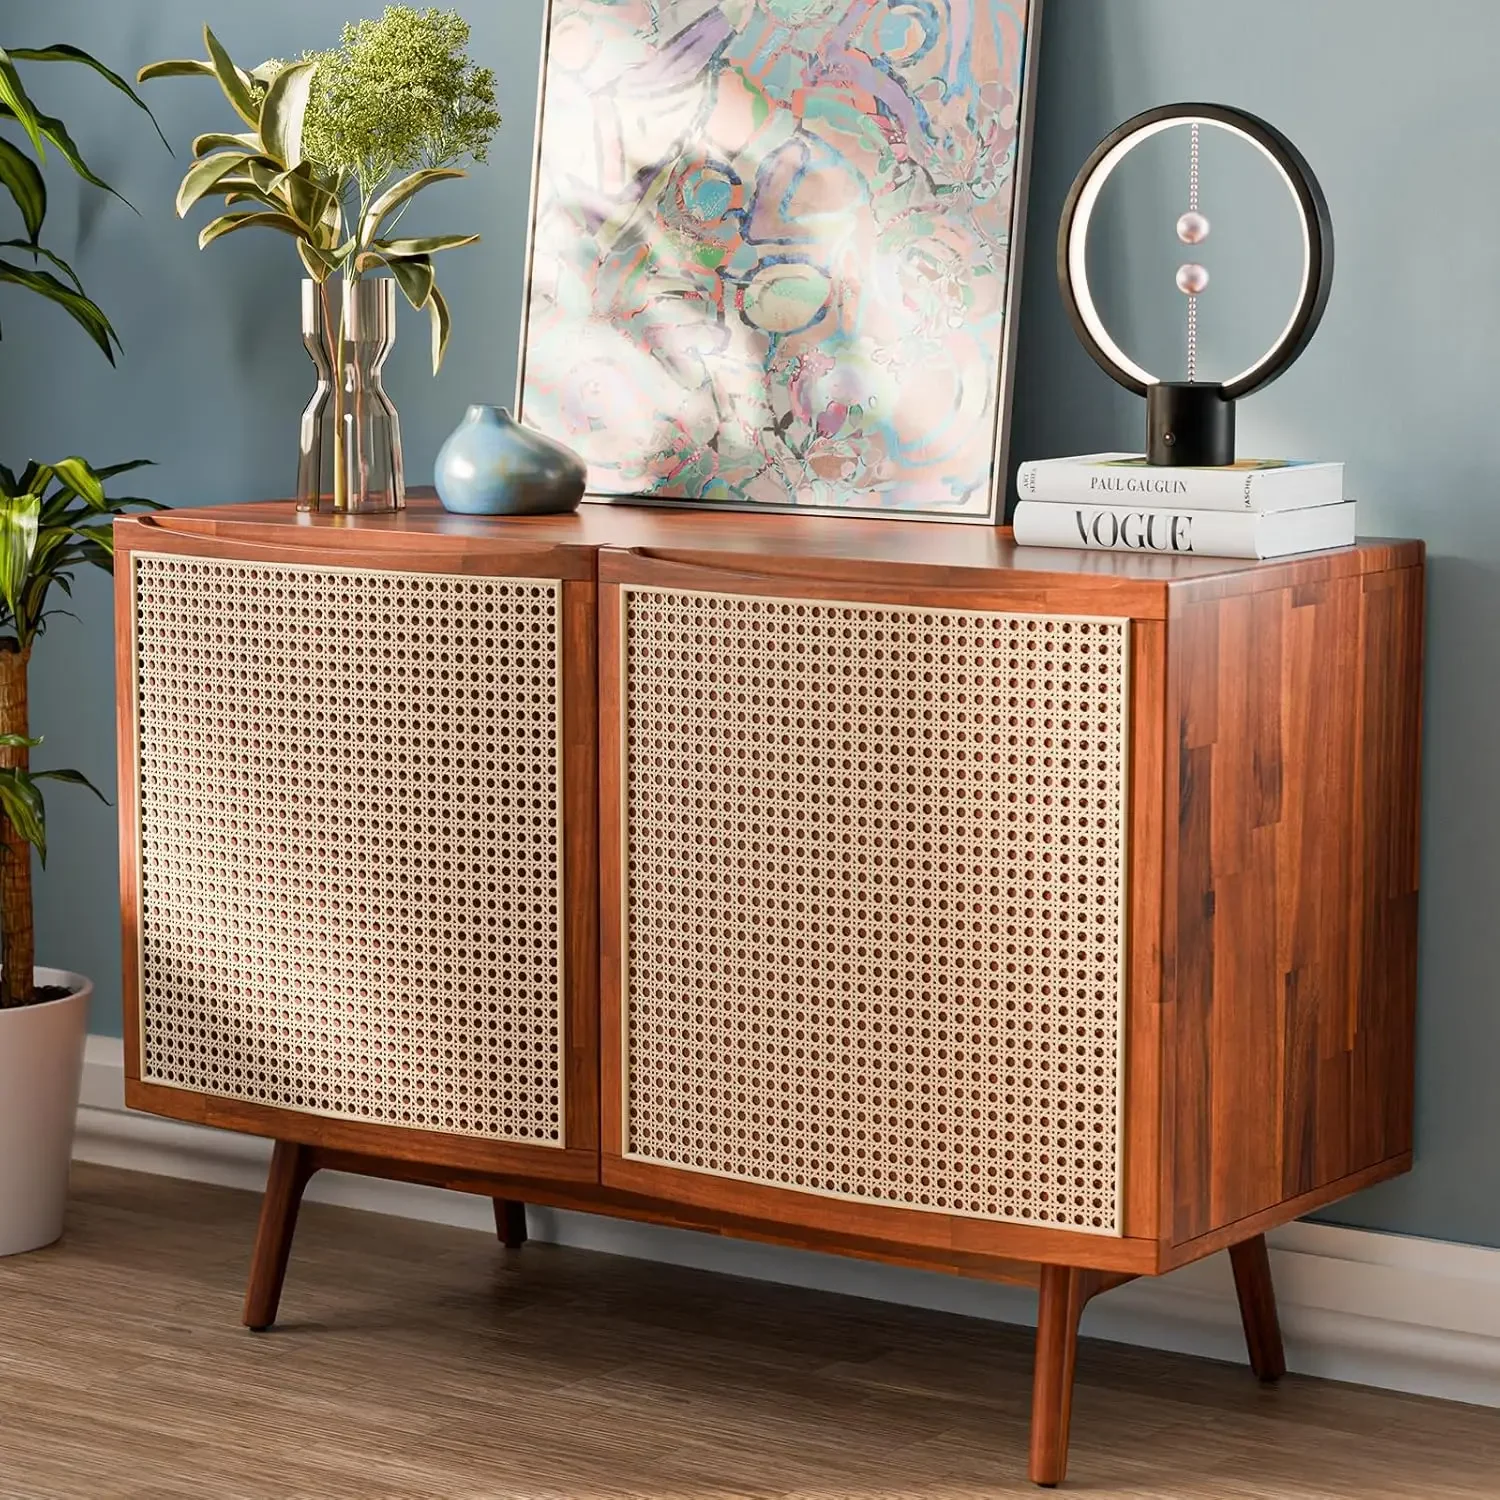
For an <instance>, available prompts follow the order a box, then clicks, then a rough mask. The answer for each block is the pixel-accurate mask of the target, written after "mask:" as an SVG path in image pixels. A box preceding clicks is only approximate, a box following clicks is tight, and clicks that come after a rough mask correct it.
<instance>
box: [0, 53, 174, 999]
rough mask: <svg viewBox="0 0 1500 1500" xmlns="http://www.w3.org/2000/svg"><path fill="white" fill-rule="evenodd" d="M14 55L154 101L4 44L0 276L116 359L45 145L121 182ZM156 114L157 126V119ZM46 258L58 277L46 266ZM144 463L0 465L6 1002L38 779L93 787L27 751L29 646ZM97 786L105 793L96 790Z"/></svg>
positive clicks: (27, 894)
mask: <svg viewBox="0 0 1500 1500" xmlns="http://www.w3.org/2000/svg"><path fill="white" fill-rule="evenodd" d="M17 59H19V60H21V61H23V62H70V63H79V64H81V65H83V66H85V67H88V68H92V69H93V71H94V72H96V73H98V74H99V75H100V76H101V77H103V78H105V79H106V80H107V81H108V82H109V83H110V84H112V85H113V86H114V87H115V88H117V89H119V90H120V91H121V92H122V93H124V94H126V95H127V96H128V97H129V98H130V99H132V100H133V101H134V102H135V103H136V104H137V105H139V107H140V108H141V109H143V110H145V111H146V114H147V116H148V117H151V111H150V110H149V109H147V108H146V105H145V103H144V102H143V101H142V100H141V99H140V97H139V96H138V95H137V94H136V92H135V91H134V89H132V88H131V87H130V85H129V84H128V83H126V82H125V80H124V79H123V78H121V77H120V76H119V74H117V73H114V72H112V71H111V70H110V69H109V68H107V67H105V65H104V64H103V63H101V62H100V61H99V60H98V59H97V58H94V57H92V56H90V55H89V54H88V53H87V52H84V51H82V50H81V49H80V48H77V47H73V46H69V45H68V44H66V43H62V42H59V43H55V44H54V45H53V46H51V47H38V48H30V47H13V48H10V49H9V50H6V49H0V124H8V125H10V126H12V127H13V128H14V129H15V130H17V131H19V132H20V134H21V136H22V142H21V143H20V144H17V143H15V142H13V141H11V140H9V139H7V138H6V137H4V136H0V183H3V185H4V186H5V188H6V190H7V192H8V194H9V196H10V199H11V202H12V204H13V205H14V207H15V209H16V211H17V212H18V213H19V215H20V217H21V223H22V226H23V228H24V230H25V234H24V237H22V238H12V239H8V240H4V241H0V246H3V248H4V249H6V250H10V251H20V252H22V254H23V255H29V256H30V257H31V260H32V262H33V265H32V266H31V267H28V266H26V265H24V264H17V263H15V262H14V261H13V260H10V259H5V258H0V281H3V282H7V283H9V284H11V285H13V286H18V287H20V288H21V289H22V290H24V291H28V292H32V293H34V294H36V295H37V296H40V297H42V298H44V299H45V300H46V301H48V302H51V303H53V304H55V305H56V306H58V307H61V308H62V309H63V311H64V312H66V313H67V314H68V315H69V317H71V318H72V319H73V320H74V321H75V322H76V323H78V324H79V325H80V326H81V327H82V328H83V329H84V331H85V332H86V333H87V334H88V335H89V337H90V338H91V339H93V341H94V343H95V344H97V345H98V347H99V349H100V350H101V352H102V353H103V354H104V356H105V358H106V359H108V360H109V362H110V363H111V364H113V363H114V358H115V352H116V350H117V349H118V348H119V347H120V341H119V338H118V336H117V335H116V333H115V330H114V328H113V326H112V325H111V324H110V321H109V319H108V318H107V317H105V315H104V313H103V311H102V310H101V309H100V308H99V306H98V305H97V304H96V303H95V302H93V301H92V300H91V299H90V298H89V297H88V296H87V295H86V294H85V292H84V290H83V285H82V283H81V282H80V281H79V279H78V276H77V275H76V274H75V272H74V271H73V268H72V267H71V266H69V265H68V263H67V262H66V261H65V260H64V259H63V258H62V257H61V256H59V255H57V254H55V253H54V252H53V251H51V250H48V249H46V248H45V247H44V246H43V245H42V243H41V234H42V230H43V228H44V226H45V224H46V217H47V186H46V180H45V178H44V177H43V175H42V170H41V169H42V167H43V166H44V165H45V163H46V160H47V147H48V146H49V145H50V146H52V147H54V148H55V149H56V151H57V153H58V154H59V155H60V156H61V157H62V158H63V160H64V161H66V162H67V163H68V165H69V166H70V167H71V168H72V169H73V171H74V172H76V173H77V174H78V175H79V176H80V177H82V178H83V179H84V180H85V181H86V182H88V183H90V184H91V185H93V186H94V187H96V188H98V189H100V190H101V191H103V192H109V193H113V192H114V189H113V188H111V187H110V186H109V184H108V183H106V182H105V181H103V179H102V178H100V177H98V176H97V175H95V173H94V172H93V171H91V170H90V168H89V167H88V165H87V163H86V162H85V161H84V159H83V157H82V155H81V154H80V153H79V150H78V147H77V145H76V144H75V143H74V141H73V138H72V135H71V134H70V133H69V131H68V128H67V126H66V125H65V124H64V123H63V122H62V121H61V120H60V119H58V118H57V117H56V116H53V115H48V114H45V113H43V112H42V111H41V110H40V109H39V108H38V107H37V105H36V103H35V102H34V101H33V99H32V97H31V95H30V94H29V93H28V92H27V90H26V87H25V85H24V84H23V82H22V80H21V76H20V74H19V73H18V71H17V69H16V66H15V64H16V61H17ZM151 119H152V124H153V125H154V124H155V123H156V122H155V118H154V117H151ZM160 133H161V132H160V130H159V129H158V131H157V134H158V135H160ZM163 144H165V138H163ZM28 147H29V149H30V153H31V154H28V151H27V149H26V148H28ZM33 156H34V158H35V159H34V160H33ZM115 196H116V197H118V196H119V195H118V194H115ZM42 260H45V261H47V263H48V264H49V265H50V266H52V267H53V268H54V269H55V270H56V271H60V272H61V273H62V276H61V277H59V276H56V275H54V274H53V273H52V271H49V270H44V269H42V268H41V266H40V262H41V261H42ZM145 462H147V461H146V460H145V459H135V460H133V461H132V462H130V463H123V464H116V465H114V466H113V467H112V468H104V469H95V468H93V467H91V466H90V465H89V464H88V463H87V462H86V461H85V460H83V459H81V458H65V459H62V460H60V461H59V462H57V463H53V464H39V463H29V464H27V465H26V467H25V469H24V470H23V471H22V472H21V473H20V474H19V475H18V474H16V473H14V472H13V471H12V470H10V469H8V468H6V467H5V466H4V465H3V464H0V955H3V970H0V1007H9V1006H17V1005H26V1004H28V1003H30V1002H31V1001H32V1000H33V999H35V998H36V994H35V992H34V991H33V987H32V969H33V967H34V964H35V949H36V939H35V927H34V912H33V905H32V887H31V851H32V849H33V848H34V849H36V851H37V852H38V854H39V855H40V856H41V857H42V859H43V860H45V859H46V856H47V826H46V805H45V803H44V801H43V799H42V789H41V783H42V782H44V781H63V782H73V783H75V784H79V785H83V786H89V783H88V781H87V780H86V779H85V778H84V777H83V775H82V774H81V773H80V772H78V771H66V770H56V771H33V770H32V769H31V767H30V754H31V751H32V750H33V749H34V748H35V747H36V746H37V745H39V744H41V741H40V740H39V739H36V738H34V737H33V736H32V734H31V724H30V711H29V706H28V697H29V695H28V669H29V667H30V663H31V650H32V646H33V645H34V643H35V641H36V638H37V636H38V635H39V634H40V633H41V632H42V631H43V630H44V629H45V628H46V624H47V619H48V616H49V614H51V613H54V612H55V611H53V610H51V609H49V599H50V596H51V593H52V588H53V586H54V585H56V586H57V587H58V588H60V589H61V590H62V591H63V592H64V593H69V594H70V593H71V592H72V584H73V574H74V572H75V570H76V569H77V568H79V567H80V566H84V565H88V566H94V567H101V568H105V569H109V568H110V567H112V565H113V561H114V552H113V539H112V535H111V530H110V527H111V524H112V522H113V518H114V517H115V516H116V515H119V514H121V513H123V512H126V511H130V510H136V509H140V508H143V507H153V508H154V507H155V504H156V502H155V501H152V500H143V499H140V498H138V497H113V498H111V497H109V496H107V495H106V494H105V492H104V486H105V483H106V482H107V481H108V480H110V479H112V478H114V477H115V476H116V475H119V474H124V473H126V472H128V471H129V470H131V469H136V468H140V467H141V466H142V465H143V464H144V463H145ZM90 790H93V791H95V792H96V794H97V789H96V788H92V787H90Z"/></svg>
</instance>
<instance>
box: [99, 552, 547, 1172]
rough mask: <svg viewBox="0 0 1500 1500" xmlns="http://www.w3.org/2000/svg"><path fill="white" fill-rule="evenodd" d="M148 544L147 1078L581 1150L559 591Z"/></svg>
mask: <svg viewBox="0 0 1500 1500" xmlns="http://www.w3.org/2000/svg"><path fill="white" fill-rule="evenodd" d="M130 563H131V569H132V573H131V589H132V594H131V598H132V604H133V618H132V619H131V621H130V628H131V632H132V635H133V640H134V681H133V683H130V684H127V685H126V686H127V689H128V690H129V691H132V692H133V694H134V700H135V701H134V722H135V724H136V726H137V728H136V746H135V752H136V755H135V766H134V768H133V770H134V774H135V797H136V810H137V819H136V821H137V844H138V855H137V872H136V884H137V891H138V904H139V926H138V940H137V943H136V946H137V948H138V951H139V972H138V975H137V976H136V983H137V985H138V1007H137V1010H138V1016H139V1024H140V1048H141V1052H140V1056H141V1069H140V1072H141V1078H142V1081H143V1082H145V1083H148V1084H155V1085H162V1086H166V1087H168V1088H172V1089H177V1090H184V1091H188V1092H190V1093H191V1092H196V1093H199V1094H204V1095H209V1096H213V1097H215V1098H220V1099H228V1100H239V1101H245V1102H247V1103H250V1104H255V1105H262V1106H267V1107H270V1108H273V1109H276V1110H282V1111H291V1112H294V1113H298V1114H306V1115H316V1116H324V1117H331V1118H334V1119H342V1120H348V1121H358V1122H362V1123H365V1124H368V1125H371V1126H385V1127H395V1128H397V1129H401V1130H411V1131H418V1130H420V1131H427V1132H436V1133H441V1134H445V1135H450V1136H458V1137H466V1138H477V1139H478V1140H480V1141H491V1142H496V1143H518V1144H522V1145H525V1146H529V1147H539V1148H561V1147H564V1146H565V1145H566V1144H568V1143H567V1142H566V1140H565V1136H566V1129H565V1124H564V1121H565V1118H566V1110H565V1105H566V1100H565V1097H564V1094H565V1089H564V1077H565V1067H564V1057H565V1018H564V983H563V982H564V974H563V966H564V942H563V924H564V912H563V883H562V882H563V839H562V833H561V820H562V806H561V799H562V753H561V750H562V695H561V681H562V662H561V623H562V615H561V609H562V585H561V584H559V583H557V582H554V581H551V580H547V579H534V578H514V579H512V578H503V577H489V576H477V575H476V576H469V575H465V576H458V575H448V574H442V573H431V572H399V571H391V570H388V569H375V568H371V569H368V570H361V569H358V568H346V567H337V566H323V565H300V564H290V563H279V562H277V563H271V562H258V561H257V562H249V561H236V560H232V559H226V558H222V557H194V556H190V555H181V554H173V555H165V554H163V555H152V554H147V553H141V552H138V553H134V554H132V555H131V558H130Z"/></svg>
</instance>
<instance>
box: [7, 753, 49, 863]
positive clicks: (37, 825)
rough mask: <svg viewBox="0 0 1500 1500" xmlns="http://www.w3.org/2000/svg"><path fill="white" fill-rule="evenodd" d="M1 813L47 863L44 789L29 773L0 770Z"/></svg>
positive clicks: (15, 770)
mask: <svg viewBox="0 0 1500 1500" xmlns="http://www.w3.org/2000/svg"><path fill="white" fill-rule="evenodd" d="M0 812H3V813H4V814H5V816H6V818H8V819H9V820H10V825H11V827H12V828H14V829H15V830H16V832H17V833H18V834H20V836H21V837H22V838H23V839H25V840H26V842H27V843H28V844H30V845H31V846H32V847H33V848H34V849H35V850H36V852H37V856H38V857H39V858H40V859H41V861H42V863H43V864H46V863H47V807H46V804H45V803H44V802H43V801H42V792H41V788H40V787H38V786H37V784H36V782H35V781H34V780H33V779H32V777H31V773H30V772H29V771H24V770H22V769H21V767H19V766H5V767H3V768H0Z"/></svg>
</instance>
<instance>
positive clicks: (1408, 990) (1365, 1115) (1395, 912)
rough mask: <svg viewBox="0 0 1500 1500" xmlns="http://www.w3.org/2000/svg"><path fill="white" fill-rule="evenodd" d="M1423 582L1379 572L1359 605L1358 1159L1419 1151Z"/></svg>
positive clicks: (1354, 1014) (1415, 572) (1353, 1043)
mask: <svg viewBox="0 0 1500 1500" xmlns="http://www.w3.org/2000/svg"><path fill="white" fill-rule="evenodd" d="M1424 581H1425V580H1424V574H1423V571H1422V570H1421V569H1419V568H1405V569H1402V570H1401V571H1399V572H1393V573H1381V574H1375V575H1373V576H1371V577H1370V578H1367V579H1365V580H1364V588H1363V592H1362V596H1361V612H1360V640H1361V663H1360V669H1361V679H1362V680H1361V687H1362V690H1363V691H1362V697H1361V700H1360V720H1359V749H1360V762H1359V776H1358V779H1357V781H1356V812H1357V816H1358V822H1357V832H1356V843H1355V869H1356V871H1357V879H1358V882H1359V896H1360V903H1359V909H1358V913H1357V921H1356V922H1355V924H1354V925H1353V927H1352V930H1351V944H1352V952H1351V955H1350V963H1351V965H1352V967H1353V970H1354V982H1353V985H1352V986H1351V999H1352V1002H1353V1003H1352V1005H1351V1007H1350V1013H1349V1020H1350V1035H1349V1037H1348V1044H1349V1045H1350V1047H1351V1048H1352V1050H1353V1057H1354V1066H1353V1069H1352V1073H1351V1076H1350V1091H1351V1101H1350V1102H1351V1136H1350V1154H1351V1156H1352V1158H1353V1159H1354V1160H1356V1161H1369V1160H1376V1159H1379V1158H1381V1157H1385V1156H1394V1155H1397V1154H1398V1153H1400V1152H1403V1151H1410V1150H1411V1147H1412V1106H1413V1093H1412V1089H1411V1086H1410V1071H1411V1058H1412V1055H1413V1053H1414V1051H1415V1048H1416V994H1417V886H1418V865H1419V861H1420V857H1421V849H1420V844H1421V830H1420V798H1421V782H1422V714H1421V687H1422V647H1423V614H1424V603H1425V600H1424V592H1423V586H1424Z"/></svg>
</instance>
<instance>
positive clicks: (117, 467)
mask: <svg viewBox="0 0 1500 1500" xmlns="http://www.w3.org/2000/svg"><path fill="white" fill-rule="evenodd" d="M155 466H156V460H155V459H154V458H131V459H127V460H126V461H125V462H124V463H122V464H106V465H105V466H104V467H103V468H102V469H95V470H94V473H95V474H97V475H98V476H99V478H100V479H113V478H114V477H115V475H116V474H128V473H129V472H130V471H131V470H132V469H150V468H154V467H155Z"/></svg>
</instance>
